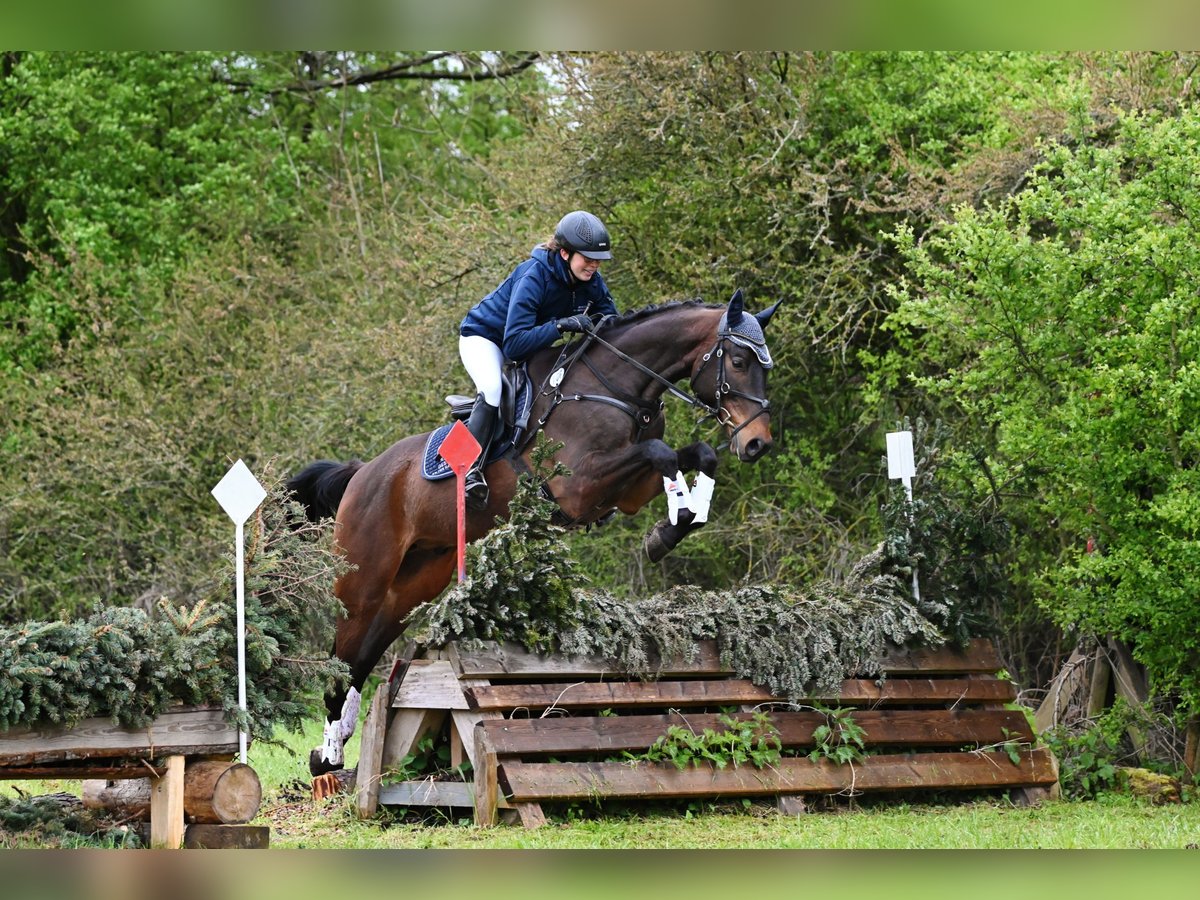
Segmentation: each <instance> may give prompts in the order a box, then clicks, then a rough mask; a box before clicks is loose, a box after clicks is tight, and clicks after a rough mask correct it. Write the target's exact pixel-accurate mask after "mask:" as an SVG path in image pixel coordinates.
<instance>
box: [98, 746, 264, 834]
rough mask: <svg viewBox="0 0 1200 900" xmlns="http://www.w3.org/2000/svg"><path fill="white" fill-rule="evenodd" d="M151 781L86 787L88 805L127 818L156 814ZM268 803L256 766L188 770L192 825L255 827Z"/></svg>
mask: <svg viewBox="0 0 1200 900" xmlns="http://www.w3.org/2000/svg"><path fill="white" fill-rule="evenodd" d="M151 796H152V791H151V779H149V778H138V779H133V780H124V781H114V780H104V779H87V780H85V781H84V782H83V805H84V807H85V808H86V809H103V810H107V811H108V812H111V813H113V814H115V815H116V816H118V817H120V818H122V819H144V818H146V817H148V816H149V815H150V809H151ZM261 803H262V784H261V783H260V782H259V779H258V774H257V773H256V772H255V771H254V769H252V768H250V766H247V765H243V764H241V763H238V762H230V761H228V760H224V761H221V760H192V761H188V762H187V763H186V764H185V766H184V771H183V816H184V818H185V820H186V821H189V822H195V823H200V824H211V825H237V824H242V823H244V822H249V821H250V820H251V819H253V818H254V817H255V816H256V815H257V814H258V809H259V806H260V805H261Z"/></svg>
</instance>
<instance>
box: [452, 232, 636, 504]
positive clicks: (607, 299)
mask: <svg viewBox="0 0 1200 900" xmlns="http://www.w3.org/2000/svg"><path fill="white" fill-rule="evenodd" d="M606 259H612V252H611V249H610V247H609V238H608V229H607V228H605V227H604V223H603V222H601V221H600V220H599V219H598V218H596V216H594V215H592V214H591V213H590V212H586V211H584V210H582V209H577V210H574V211H573V212H569V213H567V214H566V215H565V216H563V217H562V219H561V220H559V223H558V227H557V228H555V229H554V237H552V238H551V239H550V240H548V241H546V242H545V243H543V244H539V245H538V246H536V247H534V248H533V250H532V251H531V252H530V254H529V259H527V260H525V262H523V263H521V264H520V265H519V266H517V267H516V268H515V269H513V271H512V272H511V273H510V274H509V276H508V277H507V278H506V279H504V282H503V283H502V284H501V285H500V286H499V287H498V288H496V289H495V290H494V291H492V292H491V293H490V294H488V295H487V296H486V297H484V298H483V299H482V300H480V301H479V302H478V303H477V304H475V305H474V306H473V307H471V309H470V311H469V312H468V313H467V315H466V317H465V318H464V319H463V320H462V325H461V327H460V328H459V335H460V337H459V339H458V352H459V355H460V356H461V357H462V361H463V365H464V366H466V369H467V374H468V375H470V376H471V380H472V381H474V382H475V388H476V390H477V391H478V394H477V396H476V398H475V406H474V407H473V408H472V410H471V417H470V419H469V420H468V421H467V428H468V429H469V430H470V432H471V434H472V436H474V438H475V440H477V441H478V442H479V446H480V447H481V448H482V449H481V450H480V453H479V458H478V459H477V460H476V461H475V464H474V465H473V466H472V467H471V470H470V471H469V472H468V473H467V478H466V495H467V503H468V504H469V505H470V506H471V507H472V508H474V509H483V508H484V507H486V506H487V501H488V486H487V481H486V480H485V479H484V477H483V466H484V464H485V462H486V461H487V455H488V450H489V448H490V445H491V443H492V440H493V438H494V437H495V433H496V431H497V426H498V421H497V420H498V418H499V417H498V412H499V406H500V385H501V371H502V369H503V366H504V360H505V359H511V360H514V361H516V362H521V361H523V360H526V359H528V358H529V357H530V356H532V355H533V354H534V353H536V352H537V351H538V350H541V349H542V348H543V347H548V346H550V345H551V344H553V343H554V342H555V341H556V340H558V338H560V337H561V336H562V335H564V334H572V333H582V332H586V331H588V330H590V329H591V327H592V322H593V320H595V319H598V318H599V317H600V316H606V315H612V314H614V313H616V311H617V308H616V305H615V304H614V303H613V299H612V297H611V296H610V295H609V293H608V286H607V285H605V283H604V279H603V278H601V277H600V272H599V271H598V270H599V268H600V263H601V262H602V261H604V260H606Z"/></svg>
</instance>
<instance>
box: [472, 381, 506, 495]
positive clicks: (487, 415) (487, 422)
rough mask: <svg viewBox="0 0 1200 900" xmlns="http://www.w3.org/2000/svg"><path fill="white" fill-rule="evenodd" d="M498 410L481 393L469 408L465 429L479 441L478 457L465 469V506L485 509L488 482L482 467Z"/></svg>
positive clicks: (493, 433)
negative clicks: (469, 413) (469, 412)
mask: <svg viewBox="0 0 1200 900" xmlns="http://www.w3.org/2000/svg"><path fill="white" fill-rule="evenodd" d="M499 413H500V410H498V409H497V408H496V407H494V406H491V405H489V404H488V403H487V401H485V400H484V399H483V394H479V395H478V396H477V397H476V398H475V406H474V407H473V408H472V409H471V417H470V418H469V419H467V430H468V431H469V432H471V436H472V437H474V438H475V440H477V441H479V447H480V450H479V458H478V459H476V460H475V462H474V463H473V464H472V466H471V468H470V469H469V470H468V471H467V478H466V485H465V490H466V495H467V506H469V507H471V508H472V509H485V508H486V507H487V504H488V494H489V491H488V484H487V480H486V479H485V478H484V477H483V467H484V465H486V464H487V457H488V451H489V450H490V449H491V446H492V438H494V437H495V434H496V420H497V418H498V416H499Z"/></svg>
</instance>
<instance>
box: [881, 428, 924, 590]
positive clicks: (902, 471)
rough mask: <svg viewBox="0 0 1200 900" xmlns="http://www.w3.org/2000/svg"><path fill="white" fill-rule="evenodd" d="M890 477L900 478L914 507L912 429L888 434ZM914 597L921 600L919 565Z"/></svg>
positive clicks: (909, 501) (915, 470) (913, 577)
mask: <svg viewBox="0 0 1200 900" xmlns="http://www.w3.org/2000/svg"><path fill="white" fill-rule="evenodd" d="M887 457H888V478H899V479H900V481H901V483H902V484H903V485H904V491H905V493H906V494H908V505H909V507H910V508H911V507H912V499H913V492H912V480H913V476H914V475H916V474H917V463H916V459H915V457H914V456H913V442H912V432H911V431H892V432H889V433H888V436H887ZM912 582H913V599H914V600H917V601H920V599H921V586H920V584H918V583H917V567H916V566H913V573H912Z"/></svg>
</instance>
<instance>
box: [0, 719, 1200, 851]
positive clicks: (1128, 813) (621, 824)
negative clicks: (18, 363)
mask: <svg viewBox="0 0 1200 900" xmlns="http://www.w3.org/2000/svg"><path fill="white" fill-rule="evenodd" d="M365 706H366V704H365V703H364V708H365ZM319 740H320V727H319V723H316V722H313V723H312V724H311V726H309V727H306V728H305V729H304V730H303V731H302V732H300V733H294V734H287V735H284V736H282V740H281V741H280V742H279V743H276V744H265V743H262V742H256V743H255V744H253V745H252V746H251V748H250V752H249V756H248V762H249V763H250V765H251V766H253V767H254V769H255V771H256V772H257V773H258V775H259V778H260V779H261V781H262V783H263V804H262V808H261V810H260V812H259V816H258V817H257V818H256V819H255V821H254V823H253V824H258V825H268V826H270V828H271V846H272V847H273V848H290V849H314V850H315V849H323V850H349V849H393V850H430V849H449V850H467V849H486V850H511V849H543V850H549V849H556V850H557V849H622V850H632V849H638V850H642V849H678V850H694V849H750V848H753V849H796V850H799V849H806V850H811V849H821V850H848V849H855V850H882V849H889V850H897V849H958V850H986V849H1085V848H1086V849H1120V848H1159V849H1183V848H1195V847H1197V846H1200V803H1195V802H1190V803H1183V804H1172V805H1165V806H1153V805H1151V804H1150V803H1148V802H1147V801H1142V800H1136V799H1134V798H1131V797H1126V796H1122V795H1116V794H1113V795H1107V796H1105V797H1104V798H1102V799H1100V800H1098V801H1093V802H1064V801H1058V802H1047V803H1044V804H1042V805H1041V806H1039V807H1037V808H1032V809H1026V808H1018V807H1015V806H1013V805H1012V804H1011V803H1009V802H1008V801H1007V800H1006V799H1004V798H1003V797H996V796H987V797H975V798H971V797H955V796H951V795H943V796H942V797H940V798H938V799H937V800H936V801H935V802H929V801H914V800H911V799H900V800H895V799H893V800H888V801H883V800H879V799H869V800H868V799H865V798H864V799H863V800H862V801H861V802H859V803H856V804H854V805H853V806H849V805H847V803H846V802H845V801H842V802H840V803H839V804H838V805H837V806H836V808H834V809H833V810H831V811H818V812H814V813H810V814H808V815H804V816H784V815H780V814H779V813H778V812H776V810H775V808H774V807H773V806H771V805H768V804H765V803H751V804H747V805H743V804H738V803H727V802H726V803H720V804H717V803H699V802H692V803H690V804H679V805H677V806H674V807H665V806H661V805H660V806H658V807H647V806H641V807H632V806H630V807H624V808H618V807H610V808H608V809H606V810H605V814H604V815H603V816H600V815H599V814H598V811H597V810H596V809H594V808H593V807H591V805H590V804H576V805H573V806H566V807H558V808H552V807H548V808H547V812H548V813H549V816H550V824H549V825H547V826H546V827H543V828H540V829H536V830H526V829H523V828H520V827H516V826H500V827H497V828H490V829H479V828H475V827H474V825H473V824H471V819H470V815H471V814H470V811H469V810H456V811H454V813H453V815H447V814H445V813H437V812H434V813H432V814H430V815H427V816H426V819H425V821H424V822H422V823H417V822H414V821H411V817H409V816H405V814H404V813H405V811H403V810H389V809H384V810H381V814H380V816H379V817H377V818H376V819H374V820H371V821H361V820H359V819H358V818H357V816H356V815H355V812H354V808H353V800H352V798H351V797H349V796H339V797H334V798H331V799H328V800H325V801H322V802H320V803H314V802H313V801H312V799H311V796H310V794H309V779H308V750H309V748H310V747H314V746H316V745H317V743H318V742H319ZM357 747H358V740H357V739H356V740H354V741H352V742H351V746H350V747H349V748H348V752H347V765H350V766H353V765H355V763H356V762H357V758H356V754H357ZM17 790H20V791H23V792H24V793H26V794H34V793H52V792H55V791H66V792H73V793H78V792H79V783H78V782H8V783H0V795H3V796H14V792H15V791H17ZM14 845H15V846H38V844H37V843H36V841H35V842H33V843H28V842H25V841H20V840H18V841H17V842H16V843H14V844H10V846H14Z"/></svg>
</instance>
